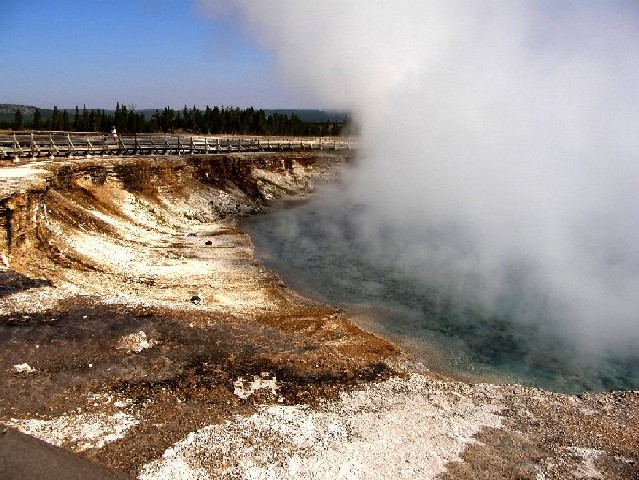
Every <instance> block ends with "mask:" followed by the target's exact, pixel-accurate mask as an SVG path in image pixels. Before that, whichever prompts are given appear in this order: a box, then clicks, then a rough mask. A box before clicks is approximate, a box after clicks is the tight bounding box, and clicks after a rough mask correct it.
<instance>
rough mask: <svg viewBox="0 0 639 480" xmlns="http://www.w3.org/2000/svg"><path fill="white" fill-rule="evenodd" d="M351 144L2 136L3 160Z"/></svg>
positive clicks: (144, 136) (182, 137) (318, 140)
mask: <svg viewBox="0 0 639 480" xmlns="http://www.w3.org/2000/svg"><path fill="white" fill-rule="evenodd" d="M352 146H353V144H352V142H351V141H349V140H347V139H344V140H338V139H334V138H330V139H325V138H295V139H282V138H274V139H269V138H267V137H253V138H250V137H219V136H202V135H198V136H185V135H168V134H167V135H164V134H138V135H122V136H120V135H118V136H117V138H113V137H111V135H103V134H95V133H90V134H89V133H87V134H80V133H66V132H50V133H42V132H38V133H36V134H11V135H0V159H3V160H13V161H15V162H19V161H21V160H22V159H25V160H28V159H36V158H49V159H52V160H53V159H55V158H56V157H88V156H95V155H98V156H104V155H126V156H128V155H207V154H215V153H229V152H261V151H264V152H266V151H282V150H314V149H315V150H329V149H330V150H345V149H351V148H352Z"/></svg>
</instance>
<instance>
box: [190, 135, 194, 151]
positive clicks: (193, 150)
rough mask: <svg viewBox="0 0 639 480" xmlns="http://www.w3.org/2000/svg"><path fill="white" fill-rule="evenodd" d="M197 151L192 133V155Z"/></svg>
mask: <svg viewBox="0 0 639 480" xmlns="http://www.w3.org/2000/svg"><path fill="white" fill-rule="evenodd" d="M194 153H195V144H194V143H193V136H192V135H191V155H193V154H194Z"/></svg>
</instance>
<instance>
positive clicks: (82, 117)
mask: <svg viewBox="0 0 639 480" xmlns="http://www.w3.org/2000/svg"><path fill="white" fill-rule="evenodd" d="M28 120H29V119H25V118H24V117H23V114H22V112H21V111H20V110H19V109H18V110H16V112H15V116H14V122H13V129H14V130H24V129H25V128H31V129H33V130H53V131H70V132H109V131H110V130H111V128H112V127H115V128H116V129H117V131H118V132H119V133H124V134H134V133H159V132H163V133H169V132H189V133H196V134H197V133H199V134H234V135H295V136H328V135H340V133H341V132H342V131H343V130H344V128H345V126H346V125H347V124H349V123H350V122H349V119H348V118H346V120H345V121H343V122H331V121H328V120H327V121H326V122H305V121H302V120H301V119H300V118H299V117H298V116H297V115H296V114H295V113H291V114H290V115H287V114H283V113H273V114H271V115H267V114H266V113H265V112H264V110H261V109H260V110H256V109H254V108H253V107H249V108H246V109H240V108H237V107H217V106H215V107H213V108H210V107H209V106H208V105H207V107H206V109H204V110H199V109H198V108H196V107H195V106H193V107H191V108H187V107H186V105H185V106H184V108H183V109H182V110H174V109H172V108H170V107H166V108H164V109H163V110H159V109H158V110H155V112H154V113H153V114H152V115H150V117H148V118H147V117H146V116H145V115H144V114H143V113H141V112H136V111H135V109H134V108H130V107H129V108H127V107H126V106H124V105H120V103H119V102H118V103H117V104H116V107H115V111H110V112H105V110H100V109H97V110H96V109H91V110H88V109H87V108H86V106H84V107H83V108H82V109H80V108H79V107H78V106H76V107H75V111H74V112H73V113H69V111H68V110H60V109H58V107H57V106H55V107H53V111H52V112H51V114H50V115H47V116H44V115H43V114H42V113H41V111H40V109H36V110H35V112H34V114H33V117H32V118H31V119H30V121H28Z"/></svg>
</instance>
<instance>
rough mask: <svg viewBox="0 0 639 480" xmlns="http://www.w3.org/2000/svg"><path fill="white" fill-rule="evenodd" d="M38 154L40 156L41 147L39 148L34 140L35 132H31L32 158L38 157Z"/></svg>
mask: <svg viewBox="0 0 639 480" xmlns="http://www.w3.org/2000/svg"><path fill="white" fill-rule="evenodd" d="M36 153H38V154H40V147H38V146H37V145H36V143H35V140H34V139H33V132H31V158H32V159H34V158H35V157H36Z"/></svg>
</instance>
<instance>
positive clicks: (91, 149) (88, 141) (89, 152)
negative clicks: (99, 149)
mask: <svg viewBox="0 0 639 480" xmlns="http://www.w3.org/2000/svg"><path fill="white" fill-rule="evenodd" d="M92 155H93V145H92V144H91V140H89V136H88V135H87V157H90V156H92Z"/></svg>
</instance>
